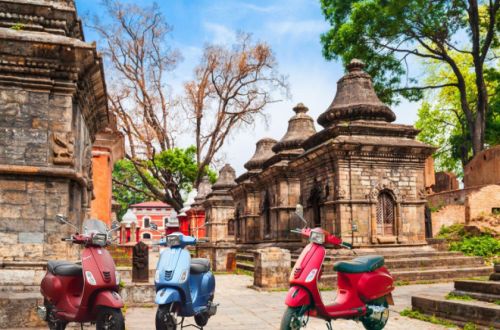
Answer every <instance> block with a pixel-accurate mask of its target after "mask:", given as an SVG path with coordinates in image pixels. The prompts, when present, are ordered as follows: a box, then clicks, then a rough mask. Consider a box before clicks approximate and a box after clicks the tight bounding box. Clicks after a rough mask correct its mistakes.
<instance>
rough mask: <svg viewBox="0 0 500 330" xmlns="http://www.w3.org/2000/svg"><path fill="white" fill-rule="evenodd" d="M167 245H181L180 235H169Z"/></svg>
mask: <svg viewBox="0 0 500 330" xmlns="http://www.w3.org/2000/svg"><path fill="white" fill-rule="evenodd" d="M167 245H168V246H177V245H181V237H180V236H179V235H168V236H167Z"/></svg>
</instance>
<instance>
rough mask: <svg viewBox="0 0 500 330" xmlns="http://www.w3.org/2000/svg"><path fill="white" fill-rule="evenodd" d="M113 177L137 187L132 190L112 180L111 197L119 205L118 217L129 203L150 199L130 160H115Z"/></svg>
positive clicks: (123, 212) (119, 217) (120, 216)
mask: <svg viewBox="0 0 500 330" xmlns="http://www.w3.org/2000/svg"><path fill="white" fill-rule="evenodd" d="M113 179H114V180H117V181H119V182H123V183H126V184H127V185H129V186H132V187H135V188H136V189H137V190H133V189H131V188H129V187H127V186H123V185H120V184H116V183H115V182H113V199H114V200H115V201H116V202H117V203H118V204H119V205H120V209H119V211H118V214H117V216H118V219H121V218H122V216H123V215H124V214H125V212H126V211H127V209H128V207H129V205H132V204H137V203H141V202H145V201H150V200H152V197H151V196H148V195H146V194H145V193H144V192H143V191H145V190H147V189H146V187H145V185H144V183H143V181H142V180H141V178H140V177H139V175H138V174H137V172H136V170H135V168H134V165H133V164H132V162H131V161H129V160H126V159H121V160H119V161H117V162H116V163H115V166H114V168H113Z"/></svg>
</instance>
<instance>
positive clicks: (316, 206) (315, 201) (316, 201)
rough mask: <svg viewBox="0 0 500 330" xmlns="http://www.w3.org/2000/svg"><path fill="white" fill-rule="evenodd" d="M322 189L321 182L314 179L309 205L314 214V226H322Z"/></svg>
mask: <svg viewBox="0 0 500 330" xmlns="http://www.w3.org/2000/svg"><path fill="white" fill-rule="evenodd" d="M321 195H322V189H321V186H320V184H319V182H318V181H317V180H316V179H314V184H313V187H312V189H311V192H310V193H309V199H308V202H309V206H310V207H311V209H312V215H313V227H321V204H322V202H323V200H322V196H321Z"/></svg>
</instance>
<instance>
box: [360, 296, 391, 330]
mask: <svg viewBox="0 0 500 330" xmlns="http://www.w3.org/2000/svg"><path fill="white" fill-rule="evenodd" d="M367 305H373V306H377V307H382V308H384V309H383V310H381V311H380V312H375V313H371V314H370V315H368V316H365V317H363V318H362V319H361V323H363V326H364V327H365V329H366V330H382V329H383V328H385V325H386V324H387V321H388V320H389V305H388V303H387V299H386V298H385V297H383V298H380V299H377V300H373V301H370V302H368V304H367Z"/></svg>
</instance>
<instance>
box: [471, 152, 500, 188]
mask: <svg viewBox="0 0 500 330" xmlns="http://www.w3.org/2000/svg"><path fill="white" fill-rule="evenodd" d="M487 184H500V146H494V147H492V148H489V149H487V150H484V151H482V152H480V153H479V154H477V155H476V156H475V157H474V158H473V159H472V160H471V161H470V162H469V163H467V165H466V166H465V168H464V186H465V188H468V187H474V186H482V185H487Z"/></svg>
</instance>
